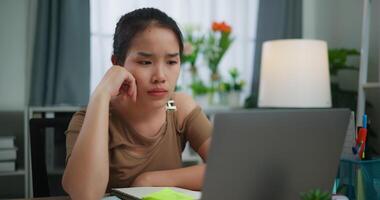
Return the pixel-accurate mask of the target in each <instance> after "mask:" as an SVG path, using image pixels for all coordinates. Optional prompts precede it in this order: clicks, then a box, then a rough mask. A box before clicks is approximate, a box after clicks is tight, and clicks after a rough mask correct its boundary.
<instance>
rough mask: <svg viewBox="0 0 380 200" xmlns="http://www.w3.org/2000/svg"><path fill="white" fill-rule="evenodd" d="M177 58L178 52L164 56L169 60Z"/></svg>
mask: <svg viewBox="0 0 380 200" xmlns="http://www.w3.org/2000/svg"><path fill="white" fill-rule="evenodd" d="M177 56H179V53H178V52H176V53H168V54H166V57H170V58H172V57H177Z"/></svg>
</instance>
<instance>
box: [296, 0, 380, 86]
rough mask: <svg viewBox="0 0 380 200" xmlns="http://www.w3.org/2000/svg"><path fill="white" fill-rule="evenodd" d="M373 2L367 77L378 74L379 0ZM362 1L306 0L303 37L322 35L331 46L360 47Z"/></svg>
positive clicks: (304, 2)
mask: <svg viewBox="0 0 380 200" xmlns="http://www.w3.org/2000/svg"><path fill="white" fill-rule="evenodd" d="M371 2H372V16H371V39H370V52H369V73H368V80H369V81H376V80H377V78H378V76H379V71H378V68H379V46H380V43H379V37H380V23H379V20H378V19H379V18H380V1H371ZM362 12H363V1H358V0H304V1H303V34H304V38H310V39H322V40H326V41H327V42H328V45H329V48H355V49H357V50H360V47H361V25H362Z"/></svg>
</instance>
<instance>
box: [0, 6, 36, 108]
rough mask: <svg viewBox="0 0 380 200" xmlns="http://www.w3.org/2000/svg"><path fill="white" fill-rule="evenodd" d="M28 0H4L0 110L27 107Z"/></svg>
mask: <svg viewBox="0 0 380 200" xmlns="http://www.w3.org/2000/svg"><path fill="white" fill-rule="evenodd" d="M28 5H29V1H28V0H1V1H0V110H1V111H4V110H8V111H18V110H23V109H24V105H25V97H26V86H25V83H26V74H25V71H26V66H27V61H26V60H27V54H26V53H27V34H30V33H29V32H28V31H27V21H28V18H27V13H28Z"/></svg>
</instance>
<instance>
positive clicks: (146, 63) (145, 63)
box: [137, 60, 152, 65]
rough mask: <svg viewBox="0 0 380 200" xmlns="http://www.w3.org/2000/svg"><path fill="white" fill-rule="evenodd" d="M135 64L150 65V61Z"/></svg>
mask: <svg viewBox="0 0 380 200" xmlns="http://www.w3.org/2000/svg"><path fill="white" fill-rule="evenodd" d="M137 63H138V64H140V65H150V64H152V62H151V61H147V60H142V61H138V62H137Z"/></svg>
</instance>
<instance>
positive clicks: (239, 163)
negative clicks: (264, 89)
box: [202, 109, 350, 200]
mask: <svg viewBox="0 0 380 200" xmlns="http://www.w3.org/2000/svg"><path fill="white" fill-rule="evenodd" d="M349 117H350V111H349V110H348V109H263V110H260V109H258V110H250V111H237V112H226V113H218V114H216V115H215V118H214V133H213V139H212V142H211V146H210V151H209V154H208V160H207V168H206V175H205V181H204V185H203V191H202V199H205V200H209V199H211V200H214V199H250V200H294V199H300V193H301V192H308V191H310V190H312V189H320V190H322V191H328V192H331V191H332V188H333V183H334V179H335V177H336V175H337V170H338V165H339V160H340V155H341V152H342V148H343V142H344V139H345V133H346V129H347V126H348V122H349Z"/></svg>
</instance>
